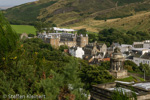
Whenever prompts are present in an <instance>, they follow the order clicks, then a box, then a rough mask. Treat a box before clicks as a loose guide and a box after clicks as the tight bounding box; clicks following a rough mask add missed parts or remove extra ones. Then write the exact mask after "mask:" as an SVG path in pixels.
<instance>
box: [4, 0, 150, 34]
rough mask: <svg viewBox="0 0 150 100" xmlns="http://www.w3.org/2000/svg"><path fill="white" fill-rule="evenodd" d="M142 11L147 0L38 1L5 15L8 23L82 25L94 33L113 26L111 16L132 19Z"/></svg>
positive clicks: (149, 6) (147, 5) (148, 3)
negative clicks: (35, 22) (41, 22)
mask: <svg viewBox="0 0 150 100" xmlns="http://www.w3.org/2000/svg"><path fill="white" fill-rule="evenodd" d="M142 11H150V1H149V0H40V1H36V2H32V3H27V4H23V5H20V6H17V7H13V8H10V9H8V10H6V12H5V16H6V17H7V18H8V19H9V20H10V21H11V22H15V21H16V22H17V23H23V24H29V23H32V22H34V21H37V20H40V21H45V22H51V23H52V22H53V23H55V24H57V25H58V26H62V27H73V28H77V29H78V28H82V27H85V28H87V29H88V30H89V31H95V32H96V31H98V30H99V29H98V28H100V29H101V27H103V28H105V27H106V28H107V27H111V26H113V27H114V25H112V24H111V23H110V24H109V23H108V22H110V21H111V22H113V21H112V19H117V18H123V19H124V18H125V17H128V18H131V17H130V16H137V14H138V13H141V12H142ZM144 13H145V12H144ZM109 19H111V20H109ZM103 20H105V24H104V22H103ZM106 20H107V21H106ZM119 23H120V24H121V25H122V24H124V23H122V21H121V22H120V21H119ZM90 24H92V25H90ZM103 24H104V25H103ZM128 24H130V23H128ZM93 27H94V29H93ZM115 27H118V25H117V24H116V26H115ZM130 27H132V26H130ZM95 28H96V29H95ZM122 28H123V27H122ZM123 29H124V28H123ZM125 29H128V28H125ZM146 30H147V29H146Z"/></svg>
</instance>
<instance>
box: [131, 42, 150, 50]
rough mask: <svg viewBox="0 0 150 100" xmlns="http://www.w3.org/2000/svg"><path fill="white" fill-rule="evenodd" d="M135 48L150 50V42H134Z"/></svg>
mask: <svg viewBox="0 0 150 100" xmlns="http://www.w3.org/2000/svg"><path fill="white" fill-rule="evenodd" d="M133 47H134V48H150V40H145V41H142V42H133Z"/></svg>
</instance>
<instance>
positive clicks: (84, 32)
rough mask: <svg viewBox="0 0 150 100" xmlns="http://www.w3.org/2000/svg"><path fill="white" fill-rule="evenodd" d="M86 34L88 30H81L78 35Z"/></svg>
mask: <svg viewBox="0 0 150 100" xmlns="http://www.w3.org/2000/svg"><path fill="white" fill-rule="evenodd" d="M86 33H87V30H86V29H80V30H78V32H77V34H78V35H80V34H82V35H86Z"/></svg>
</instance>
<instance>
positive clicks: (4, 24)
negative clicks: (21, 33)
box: [0, 12, 18, 62]
mask: <svg viewBox="0 0 150 100" xmlns="http://www.w3.org/2000/svg"><path fill="white" fill-rule="evenodd" d="M17 40H18V35H17V34H16V32H14V31H13V29H12V28H11V26H10V24H9V22H8V21H7V20H6V19H5V18H4V16H3V14H2V12H0V62H2V60H4V59H6V56H7V55H8V53H11V52H12V51H13V50H15V48H16V45H17Z"/></svg>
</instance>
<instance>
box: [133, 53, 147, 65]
mask: <svg viewBox="0 0 150 100" xmlns="http://www.w3.org/2000/svg"><path fill="white" fill-rule="evenodd" d="M133 62H134V63H136V64H137V65H138V66H139V65H140V63H142V64H148V65H150V52H148V53H145V54H144V55H142V56H140V57H133Z"/></svg>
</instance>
